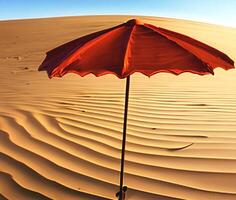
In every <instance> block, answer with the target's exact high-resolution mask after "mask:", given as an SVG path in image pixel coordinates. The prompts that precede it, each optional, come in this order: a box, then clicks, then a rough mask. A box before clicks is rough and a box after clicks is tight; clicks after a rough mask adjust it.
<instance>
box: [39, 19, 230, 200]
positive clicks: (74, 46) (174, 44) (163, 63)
mask: <svg viewBox="0 0 236 200" xmlns="http://www.w3.org/2000/svg"><path fill="white" fill-rule="evenodd" d="M216 67H221V68H223V69H225V70H228V69H231V68H234V62H233V60H231V59H230V58H229V57H228V56H227V55H225V54H224V53H222V52H220V51H219V50H217V49H215V48H213V47H210V46H208V45H206V44H204V43H202V42H200V41H197V40H195V39H193V38H191V37H188V36H186V35H183V34H180V33H177V32H173V31H170V30H167V29H164V28H160V27H156V26H153V25H151V24H147V23H143V22H142V21H140V20H137V19H131V20H129V21H127V22H126V23H123V24H120V25H117V26H115V27H112V28H108V29H105V30H101V31H98V32H95V33H91V34H89V35H86V36H83V37H81V38H78V39H75V40H73V41H71V42H68V43H66V44H63V45H61V46H59V47H57V48H55V49H53V50H51V51H49V52H47V56H46V58H45V60H44V61H43V63H42V64H41V65H40V67H39V70H40V71H42V70H46V71H47V73H48V76H49V77H50V78H52V77H62V76H63V75H65V74H67V73H76V74H79V75H80V76H85V75H87V74H90V73H92V74H94V75H95V76H102V75H105V74H114V75H116V76H117V77H118V78H121V79H123V78H126V95H125V108H124V123H123V140H122V152H121V169H120V192H119V200H122V198H123V197H122V188H123V175H124V160H125V143H126V128H127V114H128V100H129V86H130V75H131V74H133V73H135V72H140V73H143V74H145V75H147V76H152V75H154V74H156V73H159V72H168V73H173V74H175V75H178V74H181V73H183V72H191V73H195V74H199V75H205V74H214V71H213V70H214V69H215V68H216Z"/></svg>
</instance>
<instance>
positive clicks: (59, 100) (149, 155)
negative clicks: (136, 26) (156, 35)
mask: <svg viewBox="0 0 236 200" xmlns="http://www.w3.org/2000/svg"><path fill="white" fill-rule="evenodd" d="M130 18H134V17H132V16H80V17H61V18H48V19H32V20H12V21H1V22H0V29H1V31H0V38H1V40H0V49H1V54H0V199H9V200H28V199H30V200H36V199H54V200H74V199H76V200H99V199H101V200H102V199H104V200H105V199H116V198H115V193H116V192H117V191H118V184H119V169H120V149H121V138H122V123H123V104H124V92H125V80H121V79H118V78H117V77H115V76H114V75H106V76H102V77H99V78H97V77H94V76H93V75H88V76H86V77H83V78H82V77H79V76H78V75H75V74H68V75H66V76H65V77H63V78H54V79H48V77H47V75H46V73H45V72H38V71H37V69H38V66H39V65H40V63H41V62H42V60H43V59H44V57H45V52H46V51H48V50H50V49H52V48H54V47H56V46H58V45H60V44H62V43H65V42H68V41H70V40H73V39H75V38H78V37H80V36H83V35H85V34H88V33H91V32H94V31H98V30H101V29H104V28H108V27H111V26H115V25H117V24H119V23H123V22H126V21H127V20H128V19H130ZM139 18H140V19H142V20H143V21H144V22H147V23H152V24H154V25H156V26H160V27H163V28H168V29H171V30H173V31H177V32H181V33H184V34H187V35H189V36H191V37H194V38H196V39H198V40H200V41H203V42H205V43H207V44H209V45H211V46H213V47H216V48H218V49H220V50H221V51H223V52H225V53H226V54H228V55H229V56H230V57H231V58H232V59H233V60H236V29H234V28H230V27H223V26H217V25H211V24H205V23H199V22H193V21H186V20H177V19H168V18H157V17H139ZM235 86H236V70H234V69H233V70H229V71H224V70H222V69H216V70H215V76H211V75H206V76H198V75H193V74H190V73H184V74H181V75H179V76H175V75H172V74H167V73H159V74H156V75H155V76H152V77H151V78H148V77H146V76H144V75H142V74H134V75H132V77H131V88H130V103H129V114H128V130H127V134H128V135H127V146H126V149H127V151H126V162H125V172H126V173H125V185H127V186H128V188H129V189H128V198H127V199H128V200H175V199H187V200H223V199H224V200H235V199H236V87H235ZM192 143H193V144H192ZM189 144H192V145H191V146H189V147H188V148H185V149H181V147H183V146H186V145H189Z"/></svg>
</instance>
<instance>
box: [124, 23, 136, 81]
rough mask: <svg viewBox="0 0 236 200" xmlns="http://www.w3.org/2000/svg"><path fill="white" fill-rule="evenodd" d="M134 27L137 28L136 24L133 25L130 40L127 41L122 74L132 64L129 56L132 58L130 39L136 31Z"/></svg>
mask: <svg viewBox="0 0 236 200" xmlns="http://www.w3.org/2000/svg"><path fill="white" fill-rule="evenodd" d="M134 29H135V26H132V29H131V31H130V34H129V39H128V42H127V46H126V49H125V55H124V66H123V69H122V72H121V76H123V75H124V73H125V72H126V71H127V68H128V66H129V64H130V62H129V58H130V54H131V53H130V40H131V37H132V34H133V32H134Z"/></svg>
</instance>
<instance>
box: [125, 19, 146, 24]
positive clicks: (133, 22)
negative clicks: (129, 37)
mask: <svg viewBox="0 0 236 200" xmlns="http://www.w3.org/2000/svg"><path fill="white" fill-rule="evenodd" d="M126 24H128V25H143V22H142V21H141V20H140V19H130V20H129V21H127V22H126Z"/></svg>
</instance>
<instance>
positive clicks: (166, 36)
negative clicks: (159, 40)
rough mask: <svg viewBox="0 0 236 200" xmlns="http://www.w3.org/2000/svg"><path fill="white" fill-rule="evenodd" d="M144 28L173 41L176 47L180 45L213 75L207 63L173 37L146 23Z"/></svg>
mask: <svg viewBox="0 0 236 200" xmlns="http://www.w3.org/2000/svg"><path fill="white" fill-rule="evenodd" d="M144 26H145V27H146V28H149V29H151V30H153V31H154V32H156V33H158V34H160V35H161V36H163V37H164V38H166V39H168V40H169V41H171V42H172V43H174V44H175V45H177V46H178V47H180V48H181V49H183V50H184V51H185V52H187V53H189V54H191V55H192V56H194V57H195V58H196V59H197V60H199V61H200V62H201V63H202V65H203V66H204V67H205V68H206V69H207V71H208V72H209V73H211V74H212V75H214V71H213V69H211V68H210V65H209V64H208V63H205V62H204V61H203V60H202V59H201V58H200V57H198V56H197V55H195V54H194V53H193V52H191V51H188V49H186V48H185V47H183V46H182V45H181V44H179V43H178V42H176V41H174V40H173V38H172V37H171V36H169V35H167V34H165V33H162V32H159V31H157V30H155V29H153V28H152V27H150V26H148V24H145V25H144Z"/></svg>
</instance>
